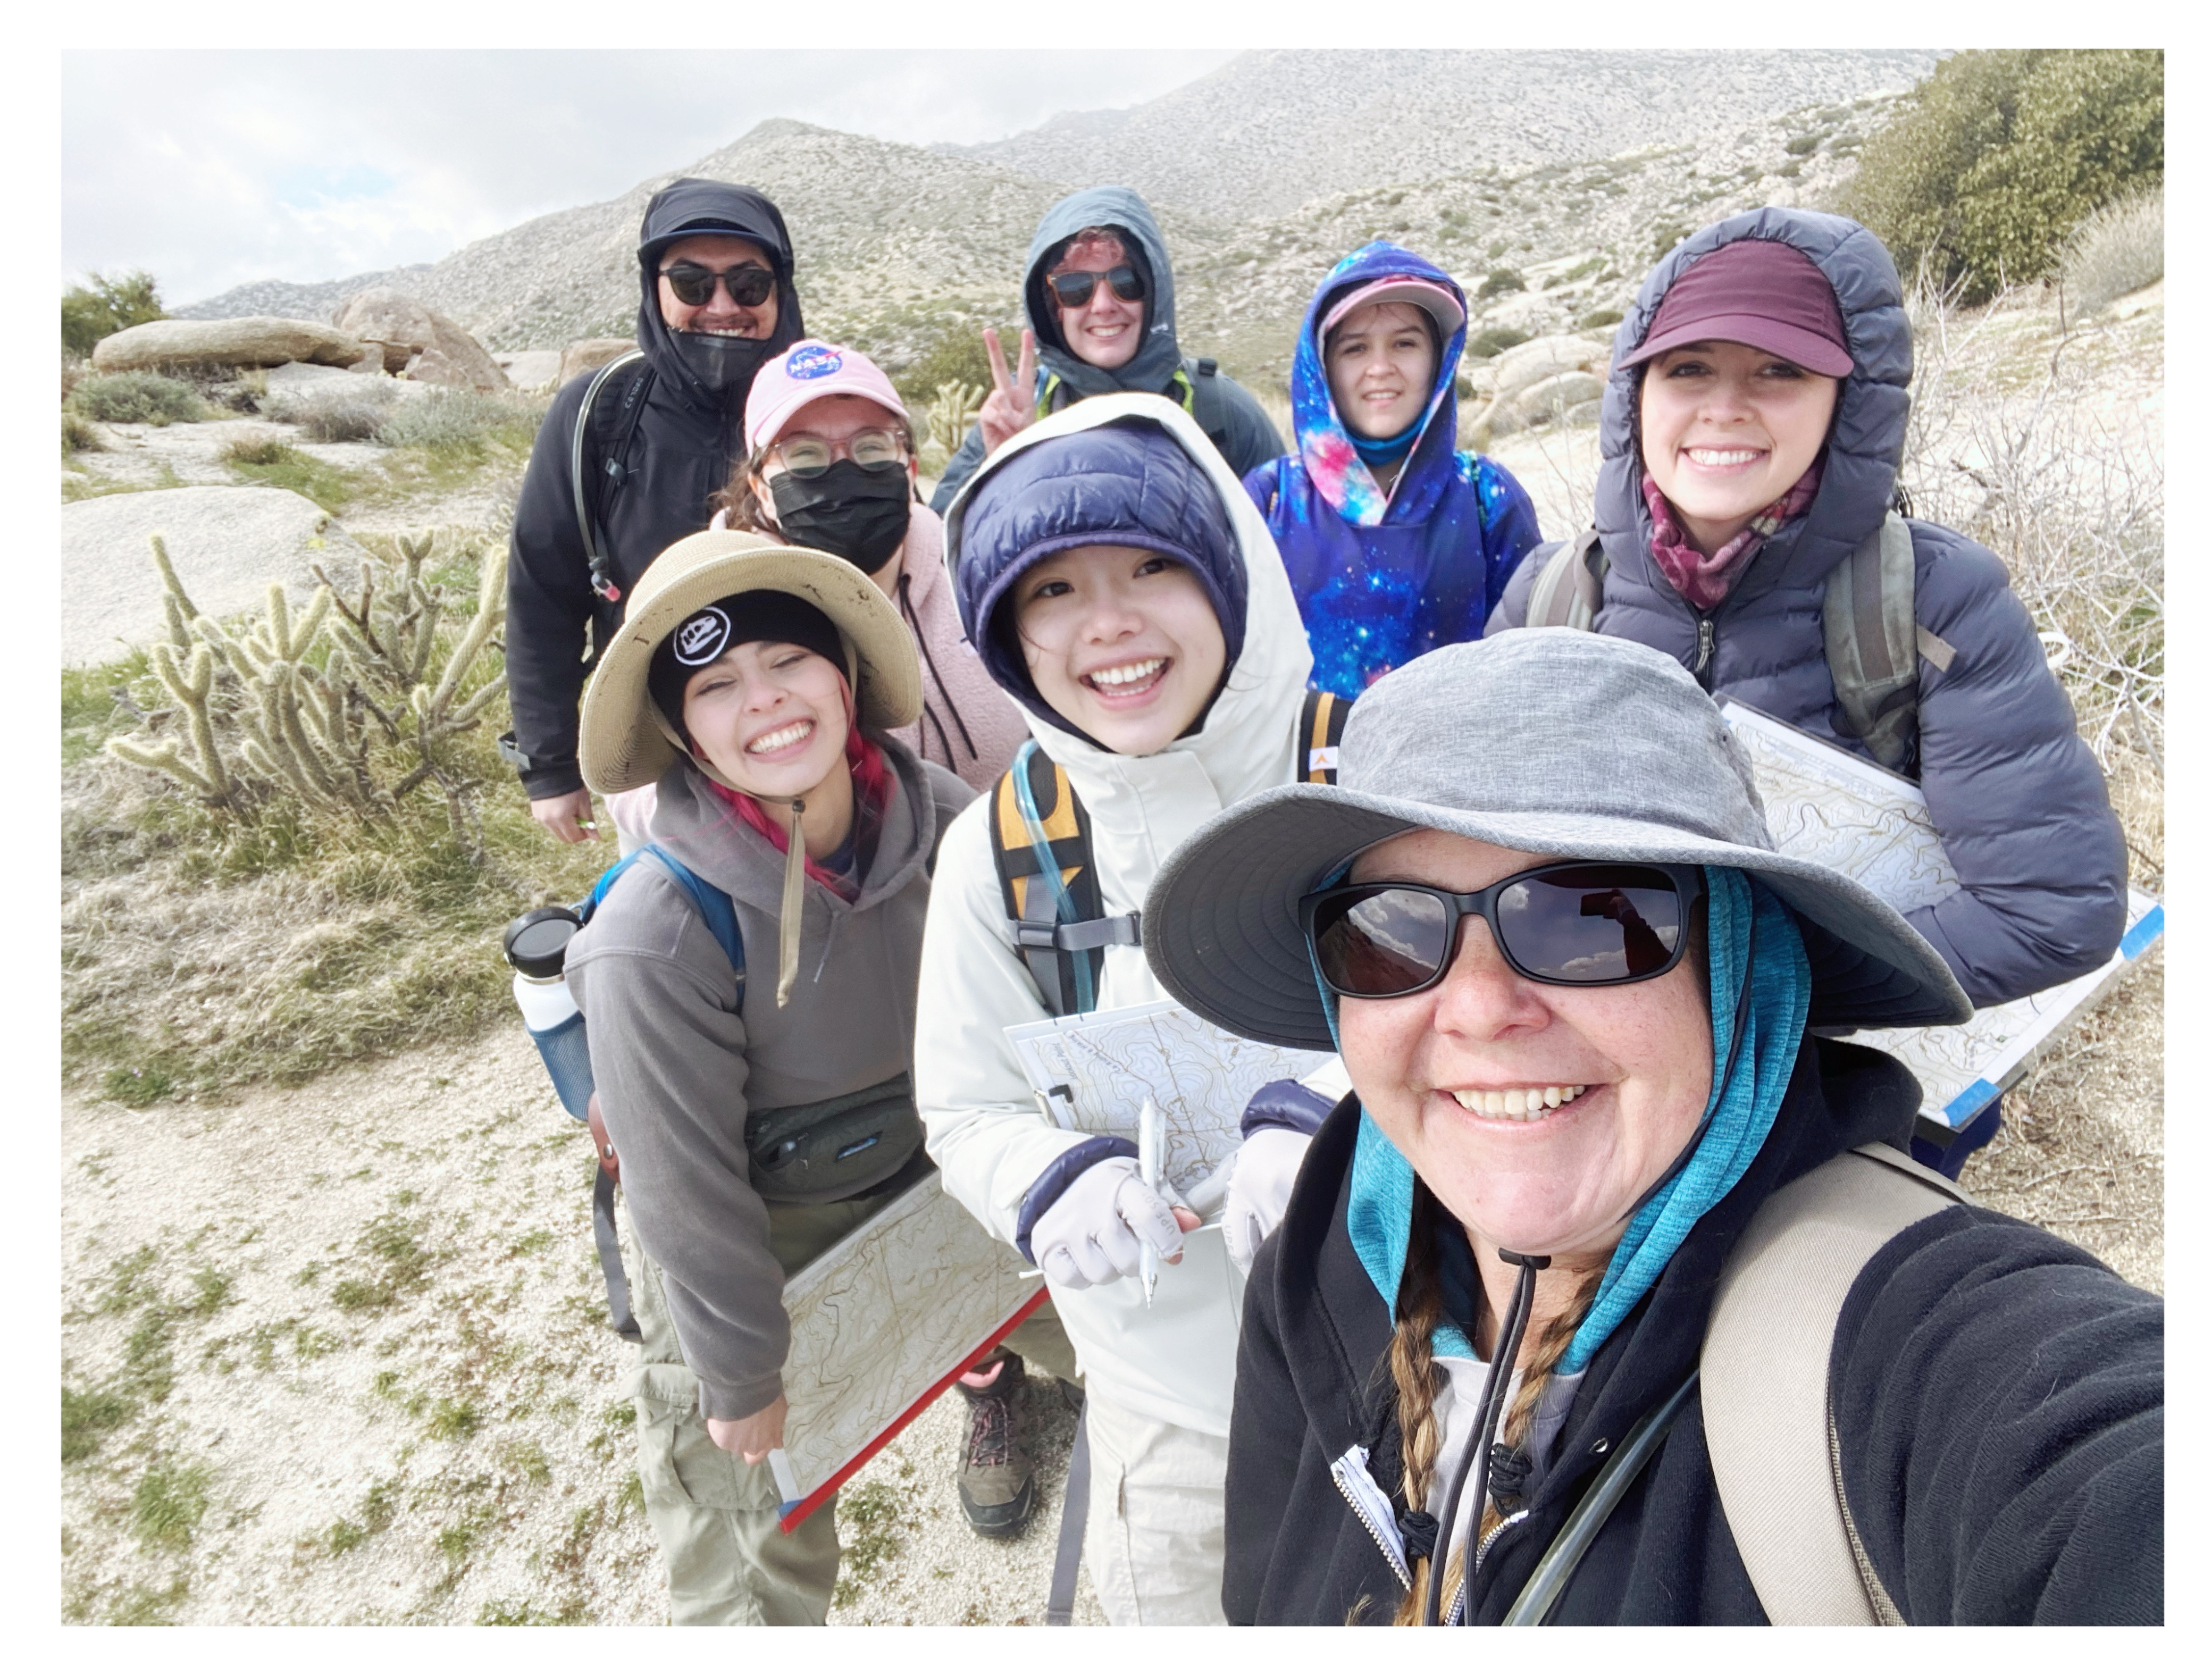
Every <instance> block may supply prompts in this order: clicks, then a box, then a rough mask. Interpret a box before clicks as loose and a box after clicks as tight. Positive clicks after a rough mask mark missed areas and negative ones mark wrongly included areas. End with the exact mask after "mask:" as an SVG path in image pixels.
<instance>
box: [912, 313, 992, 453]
mask: <svg viewBox="0 0 2212 1659" xmlns="http://www.w3.org/2000/svg"><path fill="white" fill-rule="evenodd" d="M999 339H1000V344H1001V345H1002V346H1003V348H1004V349H1005V351H1006V367H1007V368H1013V367H1014V365H1015V363H1016V362H1018V358H1019V354H1020V352H1021V347H1022V336H1021V330H1020V327H1019V326H1018V325H1015V326H1013V327H1011V328H1001V329H1000V331H999ZM893 384H895V385H896V386H897V387H898V394H899V400H900V401H901V402H902V403H903V404H906V406H907V407H908V409H909V410H920V409H921V407H922V406H923V405H925V404H928V403H929V402H930V401H931V400H933V398H935V397H936V396H937V389H938V388H939V386H952V385H964V386H981V387H982V388H983V390H984V391H985V392H988V391H989V390H990V389H991V356H990V353H988V352H987V351H986V350H984V349H983V331H982V328H981V325H978V324H975V323H971V322H969V321H966V320H965V319H962V320H959V321H956V322H953V323H951V324H949V325H945V326H943V327H940V328H939V330H938V331H937V332H936V333H934V334H933V335H932V336H931V337H929V340H928V343H927V344H925V345H924V346H923V347H922V348H921V350H919V351H917V352H916V353H915V356H914V361H913V362H911V363H909V364H908V366H907V367H906V368H905V369H904V370H903V371H902V372H901V374H899V375H898V377H897V379H896V380H895V381H894V382H893ZM916 435H917V436H919V435H920V434H916Z"/></svg>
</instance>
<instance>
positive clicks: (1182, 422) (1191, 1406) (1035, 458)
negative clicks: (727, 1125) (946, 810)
mask: <svg viewBox="0 0 2212 1659" xmlns="http://www.w3.org/2000/svg"><path fill="white" fill-rule="evenodd" d="M946 562H947V564H948V566H949V567H950V569H951V576H952V580H953V586H954V590H955V592H956V593H957V596H958V599H959V602H960V612H961V620H962V622H963V624H964V625H965V626H966V628H967V629H968V635H969V638H970V639H971V640H972V641H975V647H976V649H977V651H978V652H979V653H981V656H982V658H983V660H984V663H985V664H986V665H987V667H988V668H989V669H990V671H991V673H992V677H993V678H994V679H996V680H997V681H998V683H999V684H1000V685H1002V686H1004V687H1005V688H1006V690H1007V691H1008V692H1009V693H1010V694H1012V696H1013V697H1014V699H1015V701H1016V702H1019V703H1020V704H1021V705H1022V707H1023V709H1024V713H1025V714H1026V717H1027V719H1028V721H1029V726H1030V732H1032V733H1033V734H1034V740H1035V742H1036V744H1037V746H1038V747H1039V748H1040V749H1042V750H1043V752H1044V754H1045V755H1046V756H1047V757H1049V758H1050V759H1051V760H1052V761H1054V762H1055V763H1058V764H1059V765H1060V766H1061V767H1063V768H1064V769H1066V776H1067V779H1068V781H1069V782H1070V784H1071V785H1072V786H1073V790H1074V793H1075V794H1076V795H1077V797H1078V799H1079V800H1080V801H1081V802H1082V804H1083V805H1084V806H1085V808H1086V809H1087V810H1088V811H1089V814H1090V820H1091V856H1092V860H1093V862H1094V865H1095V868H1096V874H1097V881H1098V885H1099V889H1100V896H1101V898H1102V899H1103V906H1104V912H1105V914H1106V915H1109V916H1114V915H1126V914H1127V913H1130V912H1133V911H1135V910H1137V909H1139V908H1140V907H1141V906H1142V905H1143V903H1144V900H1145V894H1146V890H1147V889H1148V887H1149V886H1150V884H1151V883H1152V876H1153V872H1155V871H1157V870H1158V868H1159V867H1160V865H1161V864H1162V862H1163V861H1164V860H1165V859H1166V858H1167V856H1168V855H1169V854H1170V853H1172V852H1173V851H1174V850H1175V848H1176V847H1177V846H1178V845H1180V844H1181V843H1182V842H1183V841H1184V840H1185V839H1186V838H1187V837H1188V836H1190V835H1191V834H1192V833H1193V832H1194V831H1195V830H1196V829H1198V828H1199V827H1200V825H1201V824H1203V823H1206V820H1207V819H1209V818H1211V817H1212V816H1213V815H1214V814H1215V813H1217V812H1218V811H1221V810H1222V809H1223V808H1225V807H1226V806H1229V805H1232V804H1233V803H1235V802H1237V801H1239V800H1242V799H1244V798H1246V797H1247V796H1249V795H1252V794H1255V793H1258V792H1259V791H1261V790H1262V789H1266V788H1269V787H1273V786H1274V785H1277V784H1282V783H1287V782H1289V781H1291V779H1292V778H1293V776H1294V775H1295V774H1294V767H1295V764H1296V763H1297V760H1298V759H1299V758H1300V757H1298V756H1297V754H1296V750H1297V727H1298V725H1299V719H1300V714H1301V707H1302V702H1303V697H1304V689H1305V684H1306V679H1307V676H1308V674H1309V673H1310V670H1311V667H1312V658H1311V656H1310V653H1309V651H1308V649H1307V646H1306V638H1305V631H1304V628H1303V627H1302V626H1301V625H1300V623H1299V621H1298V612H1297V604H1296V601H1295V600H1294V599H1293V598H1292V596H1291V587H1290V583H1289V580H1288V579H1287V578H1286V577H1285V574H1284V572H1283V566H1282V561H1281V558H1280V556H1279V555H1278V554H1277V552H1276V550H1275V546H1274V543H1273V540H1272V539H1270V538H1269V536H1268V533H1267V526H1266V524H1265V523H1264V521H1263V520H1261V517H1260V514H1259V512H1258V509H1257V508H1255V507H1254V506H1253V505H1252V502H1251V500H1250V498H1249V496H1247V495H1245V493H1244V491H1243V489H1242V487H1241V486H1240V485H1239V484H1238V483H1237V478H1236V476H1235V475H1234V474H1233V473H1232V472H1231V471H1230V470H1229V467H1228V465H1227V464H1226V463H1225V462H1224V461H1223V460H1222V459H1221V458H1220V456H1219V454H1218V453H1217V452H1216V451H1215V449H1214V447H1213V446H1212V443H1211V442H1209V441H1207V439H1206V435H1205V434H1204V433H1203V432H1202V431H1201V430H1200V428H1199V427H1198V426H1197V424H1196V423H1195V422H1193V421H1192V420H1191V418H1190V417H1189V416H1188V415H1186V414H1185V413H1184V412H1183V411H1182V410H1181V409H1179V408H1177V407H1176V406H1175V405H1174V404H1172V403H1170V402H1169V401H1168V400H1167V399H1165V398H1159V397H1154V396H1151V395H1147V394H1143V393H1117V394H1109V395H1105V396H1101V397H1097V398H1085V400H1084V401H1082V402H1081V403H1079V404H1075V405H1073V406H1072V407H1070V408H1068V409H1066V410H1061V411H1060V412H1059V413H1058V414H1056V415H1054V416H1049V417H1048V418H1047V419H1045V420H1042V421H1040V422H1037V423H1036V425H1034V426H1032V427H1030V428H1028V429H1027V430H1025V431H1024V432H1022V433H1020V434H1018V435H1016V436H1015V437H1013V438H1012V439H1011V440H1009V441H1007V442H1006V444H1005V445H1004V446H1002V447H1000V449H999V450H998V451H996V452H995V453H994V454H992V455H991V456H990V458H989V459H987V460H986V461H985V462H984V464H983V465H982V466H981V468H980V469H979V470H978V471H977V472H976V474H975V478H974V479H973V480H972V481H971V482H970V483H969V485H968V487H967V488H966V489H964V490H963V492H962V494H961V495H960V496H959V497H958V499H957V501H955V502H954V503H953V504H952V506H951V511H950V513H949V515H948V519H947V522H946ZM1023 763H1024V762H1023V760H1022V759H1020V758H1018V759H1017V761H1016V765H1017V766H1019V765H1021V764H1023ZM991 799H992V797H991V796H990V794H988V793H986V794H985V795H984V796H982V797H981V798H980V799H978V800H977V801H976V802H975V804H974V805H971V806H970V807H969V809H968V810H966V811H963V812H962V813H961V815H960V816H959V817H958V818H957V819H956V820H955V821H954V822H953V823H952V825H951V828H950V829H948V830H947V831H946V832H945V841H944V843H943V846H942V848H941V850H940V851H939V857H938V865H937V872H936V878H935V882H934V884H933V888H932V890H931V896H930V906H929V920H928V925H927V933H926V934H925V937H924V940H923V945H922V971H921V1001H920V1006H919V1008H918V1010H917V1018H916V1030H917V1036H916V1039H915V1097H916V1104H917V1105H918V1106H919V1108H920V1109H921V1115H922V1121H923V1123H924V1125H925V1127H926V1129H927V1135H928V1146H929V1154H930V1157H931V1158H933V1160H934V1161H935V1162H936V1164H937V1165H938V1167H939V1170H941V1171H942V1172H943V1176H944V1182H945V1190H946V1191H947V1192H949V1193H951V1194H954V1195H955V1196H956V1197H957V1198H958V1199H959V1200H961V1202H963V1204H965V1205H966V1206H968V1208H969V1210H971V1211H973V1212H975V1215H976V1217H977V1218H979V1219H980V1220H981V1222H982V1224H983V1225H984V1226H986V1227H987V1228H988V1229H989V1230H990V1231H991V1232H992V1233H993V1234H994V1235H995V1236H996V1237H1000V1238H1002V1239H1005V1240H1006V1241H1007V1242H1008V1243H1012V1244H1014V1245H1015V1246H1016V1247H1017V1248H1018V1249H1021V1250H1022V1251H1023V1253H1024V1255H1028V1256H1029V1257H1030V1259H1031V1260H1032V1261H1036V1263H1037V1264H1038V1265H1039V1266H1041V1267H1043V1269H1044V1270H1045V1276H1046V1280H1047V1283H1048V1285H1049V1287H1050V1289H1051V1291H1052V1297H1053V1301H1054V1305H1055V1306H1056V1307H1057V1309H1058V1310H1059V1312H1060V1319H1061V1321H1062V1322H1063V1323H1064V1324H1065V1326H1066V1330H1067V1334H1068V1336H1069V1337H1070V1338H1071V1339H1072V1340H1073V1344H1074V1346H1075V1352H1076V1358H1077V1361H1078V1363H1079V1365H1080V1366H1081V1368H1082V1370H1083V1372H1084V1376H1085V1385H1086V1388H1087V1389H1088V1396H1089V1406H1088V1413H1087V1423H1088V1433H1089V1435H1090V1444H1091V1459H1092V1471H1091V1508H1090V1511H1089V1516H1088V1522H1087V1526H1086V1536H1085V1548H1086V1552H1087V1553H1088V1554H1089V1556H1090V1559H1091V1577H1092V1583H1094V1584H1095V1585H1096V1586H1097V1592H1098V1596H1099V1600H1100V1601H1101V1603H1102V1605H1103V1607H1104V1608H1105V1610H1106V1613H1107V1616H1108V1617H1109V1619H1110V1620H1112V1621H1113V1622H1114V1623H1115V1624H1137V1623H1146V1624H1150V1623H1161V1624H1182V1623H1218V1622H1220V1620H1221V1617H1222V1614H1221V1604H1220V1581H1221V1559H1222V1479H1223V1474H1224V1471H1225V1467H1226V1456H1227V1450H1228V1434H1229V1414H1230V1403H1231V1393H1232V1389H1233V1383H1234V1378H1235V1370H1236V1344H1237V1310H1238V1307H1239V1304H1240V1302H1241V1299H1242V1297H1243V1274H1242V1273H1240V1272H1239V1271H1238V1270H1237V1267H1236V1266H1235V1265H1234V1264H1233V1263H1232V1262H1231V1259H1230V1256H1229V1254H1228V1251H1227V1249H1225V1246H1224V1243H1223V1240H1222V1235H1221V1234H1220V1233H1219V1232H1218V1231H1205V1232H1200V1233H1198V1234H1196V1235H1195V1236H1194V1237H1190V1238H1188V1240H1185V1239H1184V1238H1182V1237H1181V1236H1180V1233H1179V1231H1178V1229H1179V1228H1181V1229H1184V1230H1188V1229H1190V1228H1193V1227H1195V1226H1196V1225H1198V1222H1197V1218H1196V1217H1195V1216H1194V1215H1193V1214H1192V1213H1191V1212H1188V1211H1187V1210H1183V1211H1179V1212H1176V1211H1170V1206H1169V1204H1168V1202H1167V1201H1166V1200H1164V1199H1162V1198H1160V1197H1158V1195H1156V1194H1154V1193H1153V1192H1152V1190H1151V1189H1150V1188H1147V1187H1146V1186H1145V1185H1144V1183H1143V1182H1141V1181H1139V1180H1138V1179H1137V1178H1136V1175H1137V1166H1136V1160H1135V1158H1134V1157H1133V1153H1134V1152H1135V1148H1134V1147H1133V1146H1129V1145H1128V1143H1127V1141H1125V1140H1121V1139H1116V1138H1113V1137H1107V1136H1091V1135H1086V1134H1085V1133H1081V1132H1080V1131H1075V1130H1067V1129H1061V1128H1059V1127H1054V1125H1052V1124H1051V1123H1049V1122H1048V1121H1045V1120H1044V1118H1043V1117H1042V1115H1040V1114H1039V1112H1038V1110H1037V1108H1036V1103H1035V1100H1034V1097H1032V1095H1031V1093H1030V1085H1029V1083H1028V1081H1027V1079H1025V1077H1024V1073H1023V1072H1022V1068H1021V1066H1020V1063H1019V1061H1018V1060H1017V1058H1016V1056H1015V1054H1014V1050H1013V1047H1012V1043H1010V1042H1008V1041H1007V1039H1006V1035H1005V1032H1006V1027H1008V1026H1010V1025H1018V1024H1024V1023H1027V1022H1030V1021H1034V1020H1038V1019H1042V1018H1048V1016H1049V1013H1050V1012H1051V1011H1050V1010H1049V1009H1048V1007H1047V1006H1045V1003H1044V1000H1043V999H1042V996H1041V994H1040V992H1039V988H1038V986H1037V984H1036V981H1034V980H1033V979H1032V978H1031V976H1030V970H1029V969H1028V968H1027V967H1026V966H1025V965H1024V959H1023V957H1021V956H1020V955H1019V954H1018V953H1017V951H1016V950H1015V949H1014V947H1013V945H1012V943H1011V941H1010V938H1009V934H1008V931H1007V919H1006V901H1005V899H1004V897H1003V896H1002V888H1001V885H1000V876H999V872H998V867H997V865H996V862H995V860H994V855H993V851H992V842H991V833H990V823H989V818H988V811H989V809H990V805H991ZM1095 959H1096V960H1097V962H1098V964H1099V965H1098V968H1097V990H1096V999H1097V1001H1096V1006H1097V1007H1098V1008H1100V1009H1113V1008H1117V1007H1126V1006H1130V1005H1132V1004H1135V1003H1141V1002H1147V1001H1152V1000H1157V999H1158V998H1160V997H1161V996H1163V995H1164V991H1163V989H1162V987H1161V986H1160V984H1159V981H1157V980H1156V979H1154V978H1153V977H1152V972H1151V970H1150V969H1148V968H1147V967H1146V963H1145V956H1144V951H1143V950H1142V949H1141V948H1140V947H1139V946H1138V945H1134V944H1127V945H1107V946H1105V947H1103V950H1102V951H1100V952H1098V953H1097V957H1096V958H1095ZM1242 1106H1243V1103H1242V1102H1236V1103H1228V1104H1227V1106H1226V1109H1228V1110H1231V1111H1237V1110H1238V1109H1241V1107H1242ZM1143 1243H1152V1245H1154V1246H1155V1247H1156V1248H1157V1249H1158V1250H1159V1252H1160V1255H1161V1256H1162V1258H1163V1260H1164V1261H1166V1262H1168V1263H1169V1264H1170V1265H1166V1266H1164V1267H1162V1269H1161V1271H1160V1273H1159V1274H1158V1288H1157V1291H1156V1293H1155V1294H1154V1296H1153V1297H1152V1300H1151V1304H1150V1305H1149V1306H1148V1305H1147V1304H1146V1294H1145V1291H1144V1289H1143V1288H1142V1286H1141V1285H1140V1284H1139V1279H1138V1278H1137V1277H1136V1274H1137V1272H1138V1262H1139V1254H1140V1247H1141V1245H1142V1244H1143ZM1178 1249H1180V1256H1179V1258H1178V1257H1177V1255H1176V1252H1177V1251H1178Z"/></svg>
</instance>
